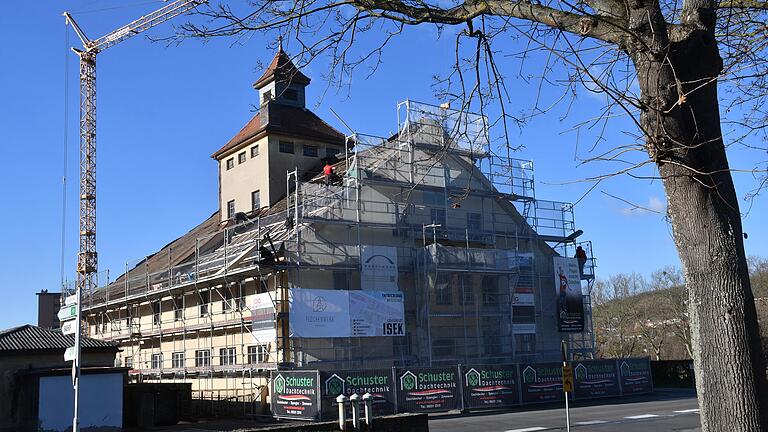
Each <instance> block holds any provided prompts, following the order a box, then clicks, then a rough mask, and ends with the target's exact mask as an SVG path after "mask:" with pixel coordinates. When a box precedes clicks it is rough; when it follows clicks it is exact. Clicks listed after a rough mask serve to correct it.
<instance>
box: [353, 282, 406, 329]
mask: <svg viewBox="0 0 768 432" xmlns="http://www.w3.org/2000/svg"><path fill="white" fill-rule="evenodd" d="M403 300H404V296H403V293H401V292H399V291H398V292H392V291H350V292H349V315H350V319H351V322H352V336H405V318H404V317H405V312H404V309H403V303H404V302H403Z"/></svg>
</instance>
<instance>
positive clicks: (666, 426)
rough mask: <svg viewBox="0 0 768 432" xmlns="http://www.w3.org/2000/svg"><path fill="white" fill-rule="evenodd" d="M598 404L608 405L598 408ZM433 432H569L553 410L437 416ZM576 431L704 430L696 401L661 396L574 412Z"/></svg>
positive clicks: (677, 394)
mask: <svg viewBox="0 0 768 432" xmlns="http://www.w3.org/2000/svg"><path fill="white" fill-rule="evenodd" d="M599 403H602V404H603V405H597V404H599ZM528 409H530V408H528ZM429 429H430V430H431V431H436V432H459V431H469V432H536V431H559V430H561V431H564V430H565V409H564V408H563V407H555V406H552V405H548V406H546V407H542V408H540V409H537V410H535V411H522V410H516V411H497V412H492V413H490V412H485V413H482V412H480V413H471V414H464V415H436V416H431V417H430V420H429ZM571 430H572V431H573V432H609V431H610V432H615V431H621V432H640V431H643V432H647V431H653V432H672V431H674V432H694V431H699V430H701V429H700V427H699V414H698V405H697V402H696V397H695V395H693V394H692V393H691V392H686V391H661V392H656V393H655V394H653V395H649V396H644V397H638V398H633V399H625V400H618V401H616V402H608V401H600V402H598V401H595V402H592V404H590V405H585V406H575V407H572V408H571Z"/></svg>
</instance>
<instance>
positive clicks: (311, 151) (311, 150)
mask: <svg viewBox="0 0 768 432" xmlns="http://www.w3.org/2000/svg"><path fill="white" fill-rule="evenodd" d="M304 156H309V157H317V146H313V145H309V144H304Z"/></svg>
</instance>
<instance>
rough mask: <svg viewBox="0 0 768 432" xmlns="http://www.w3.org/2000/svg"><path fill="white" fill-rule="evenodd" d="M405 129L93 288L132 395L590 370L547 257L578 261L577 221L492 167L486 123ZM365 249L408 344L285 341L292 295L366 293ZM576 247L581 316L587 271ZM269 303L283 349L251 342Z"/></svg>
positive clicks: (362, 142)
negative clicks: (562, 322)
mask: <svg viewBox="0 0 768 432" xmlns="http://www.w3.org/2000/svg"><path fill="white" fill-rule="evenodd" d="M398 121H399V124H398V132H397V133H396V134H395V135H393V136H391V137H389V138H383V137H375V136H371V135H364V134H353V135H350V136H348V137H347V149H348V151H347V153H346V154H345V155H344V157H343V158H342V160H341V161H340V162H339V163H338V164H337V165H336V172H337V173H338V174H339V175H338V179H337V180H335V181H328V179H326V178H324V177H323V176H322V175H317V176H314V177H312V176H307V175H306V173H300V172H298V170H294V171H291V172H288V173H287V174H286V176H287V177H286V179H287V189H286V197H285V199H284V200H283V201H281V202H279V203H277V204H276V205H274V206H272V208H269V209H268V210H264V211H258V212H254V213H253V214H252V215H250V217H249V218H247V220H246V221H244V222H241V223H238V224H236V225H232V226H227V227H225V228H223V229H214V230H212V232H208V233H205V234H204V235H202V236H198V237H196V238H194V239H193V240H189V239H188V241H187V243H188V244H186V245H180V246H179V247H178V248H174V247H173V246H169V247H166V248H164V249H163V250H162V251H161V252H159V253H158V254H155V255H153V256H151V257H147V258H145V259H142V260H139V261H138V262H133V263H130V265H129V264H126V266H125V269H124V271H123V274H122V275H121V276H120V277H118V278H117V279H115V280H110V279H109V275H108V274H107V275H105V277H102V278H99V281H102V282H103V283H100V284H98V288H96V289H94V290H93V291H91V292H86V293H83V309H84V311H85V313H86V321H87V328H88V330H89V333H90V335H91V336H93V337H99V338H102V339H107V340H113V341H116V342H118V343H120V344H121V346H122V347H123V353H122V355H121V362H122V365H123V366H128V367H130V368H131V372H130V374H131V376H132V378H133V379H135V380H171V381H184V380H190V379H195V380H196V382H197V386H196V387H195V390H196V391H217V392H221V391H224V392H225V393H224V396H221V393H218V395H219V396H218V397H224V398H235V399H238V398H240V397H242V398H243V399H242V401H243V402H244V401H246V400H250V401H253V400H255V398H256V395H259V394H262V393H261V392H262V391H263V386H264V384H265V383H266V380H265V377H266V375H267V372H268V371H269V370H273V369H278V368H285V367H302V368H317V369H330V368H343V369H353V368H375V367H391V366H412V365H441V364H456V363H471V362H484V363H491V362H495V363H505V362H516V361H548V360H552V359H554V358H556V357H557V356H558V355H559V354H558V353H559V351H558V350H559V346H560V340H561V339H563V338H565V339H567V340H568V341H569V343H570V344H571V348H572V351H573V352H575V353H577V355H579V356H583V357H590V356H591V354H592V351H593V347H594V336H593V334H592V331H591V328H592V327H591V313H589V312H587V313H586V315H588V316H587V318H586V321H587V326H586V330H585V332H584V333H580V334H578V335H574V334H572V335H567V336H563V335H562V334H558V333H557V330H556V325H555V322H556V318H555V316H556V310H555V309H556V307H555V301H554V299H555V291H554V289H553V288H550V287H551V286H552V281H553V273H552V272H553V269H552V268H551V265H550V264H551V259H550V260H549V261H547V257H550V256H554V255H557V254H559V255H562V256H573V253H574V251H575V247H576V246H577V243H576V241H575V236H574V235H573V234H574V233H575V231H576V230H575V228H576V226H575V221H574V216H573V206H572V205H570V204H568V203H558V202H553V201H540V200H537V199H536V197H535V191H534V173H533V163H532V162H531V161H526V160H522V159H515V158H511V157H505V156H501V155H498V154H496V153H494V151H493V150H492V149H491V146H490V142H489V139H488V136H489V134H488V122H487V119H485V118H484V117H483V116H480V115H477V114H471V113H465V112H460V111H455V110H451V109H449V108H447V107H436V106H432V105H428V104H423V103H418V102H414V101H405V102H403V103H400V104H398ZM367 245H384V246H389V247H392V248H396V250H397V266H398V284H399V288H400V290H401V291H403V293H404V295H405V322H406V326H407V332H406V336H401V337H394V336H393V337H388V336H387V337H385V336H382V337H375V338H359V337H358V338H353V337H348V338H328V339H309V338H299V337H292V336H291V335H290V332H289V316H288V312H289V309H288V290H289V289H290V288H316V289H363V288H365V287H362V286H361V284H362V282H361V273H362V263H361V256H362V253H363V249H364V248H365V247H366V246H367ZM579 245H583V246H584V247H585V249H586V250H587V253H588V256H589V260H588V263H587V266H585V268H586V269H589V270H588V271H586V270H585V278H584V280H585V281H586V283H587V287H586V288H587V289H586V293H587V294H586V295H585V311H586V308H588V307H589V297H588V296H589V292H590V290H591V283H592V281H593V280H594V257H593V255H592V248H591V243H589V242H584V243H579ZM177 249H178V250H177ZM65 292H66V290H65ZM265 293H266V294H268V296H269V299H270V301H271V303H272V307H273V308H274V319H273V322H274V330H275V331H274V337H271V338H270V340H255V339H254V338H253V337H252V330H253V325H254V321H253V320H254V318H253V317H254V306H253V305H252V303H251V302H252V299H253V298H255V297H256V296H258V295H260V294H265ZM206 352H207V354H205V353H206ZM230 390H231V393H227V391H230ZM238 400H239V399H238Z"/></svg>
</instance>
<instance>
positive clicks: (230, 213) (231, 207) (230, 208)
mask: <svg viewBox="0 0 768 432" xmlns="http://www.w3.org/2000/svg"><path fill="white" fill-rule="evenodd" d="M234 217H235V200H231V201H227V219H232V218H234Z"/></svg>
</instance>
